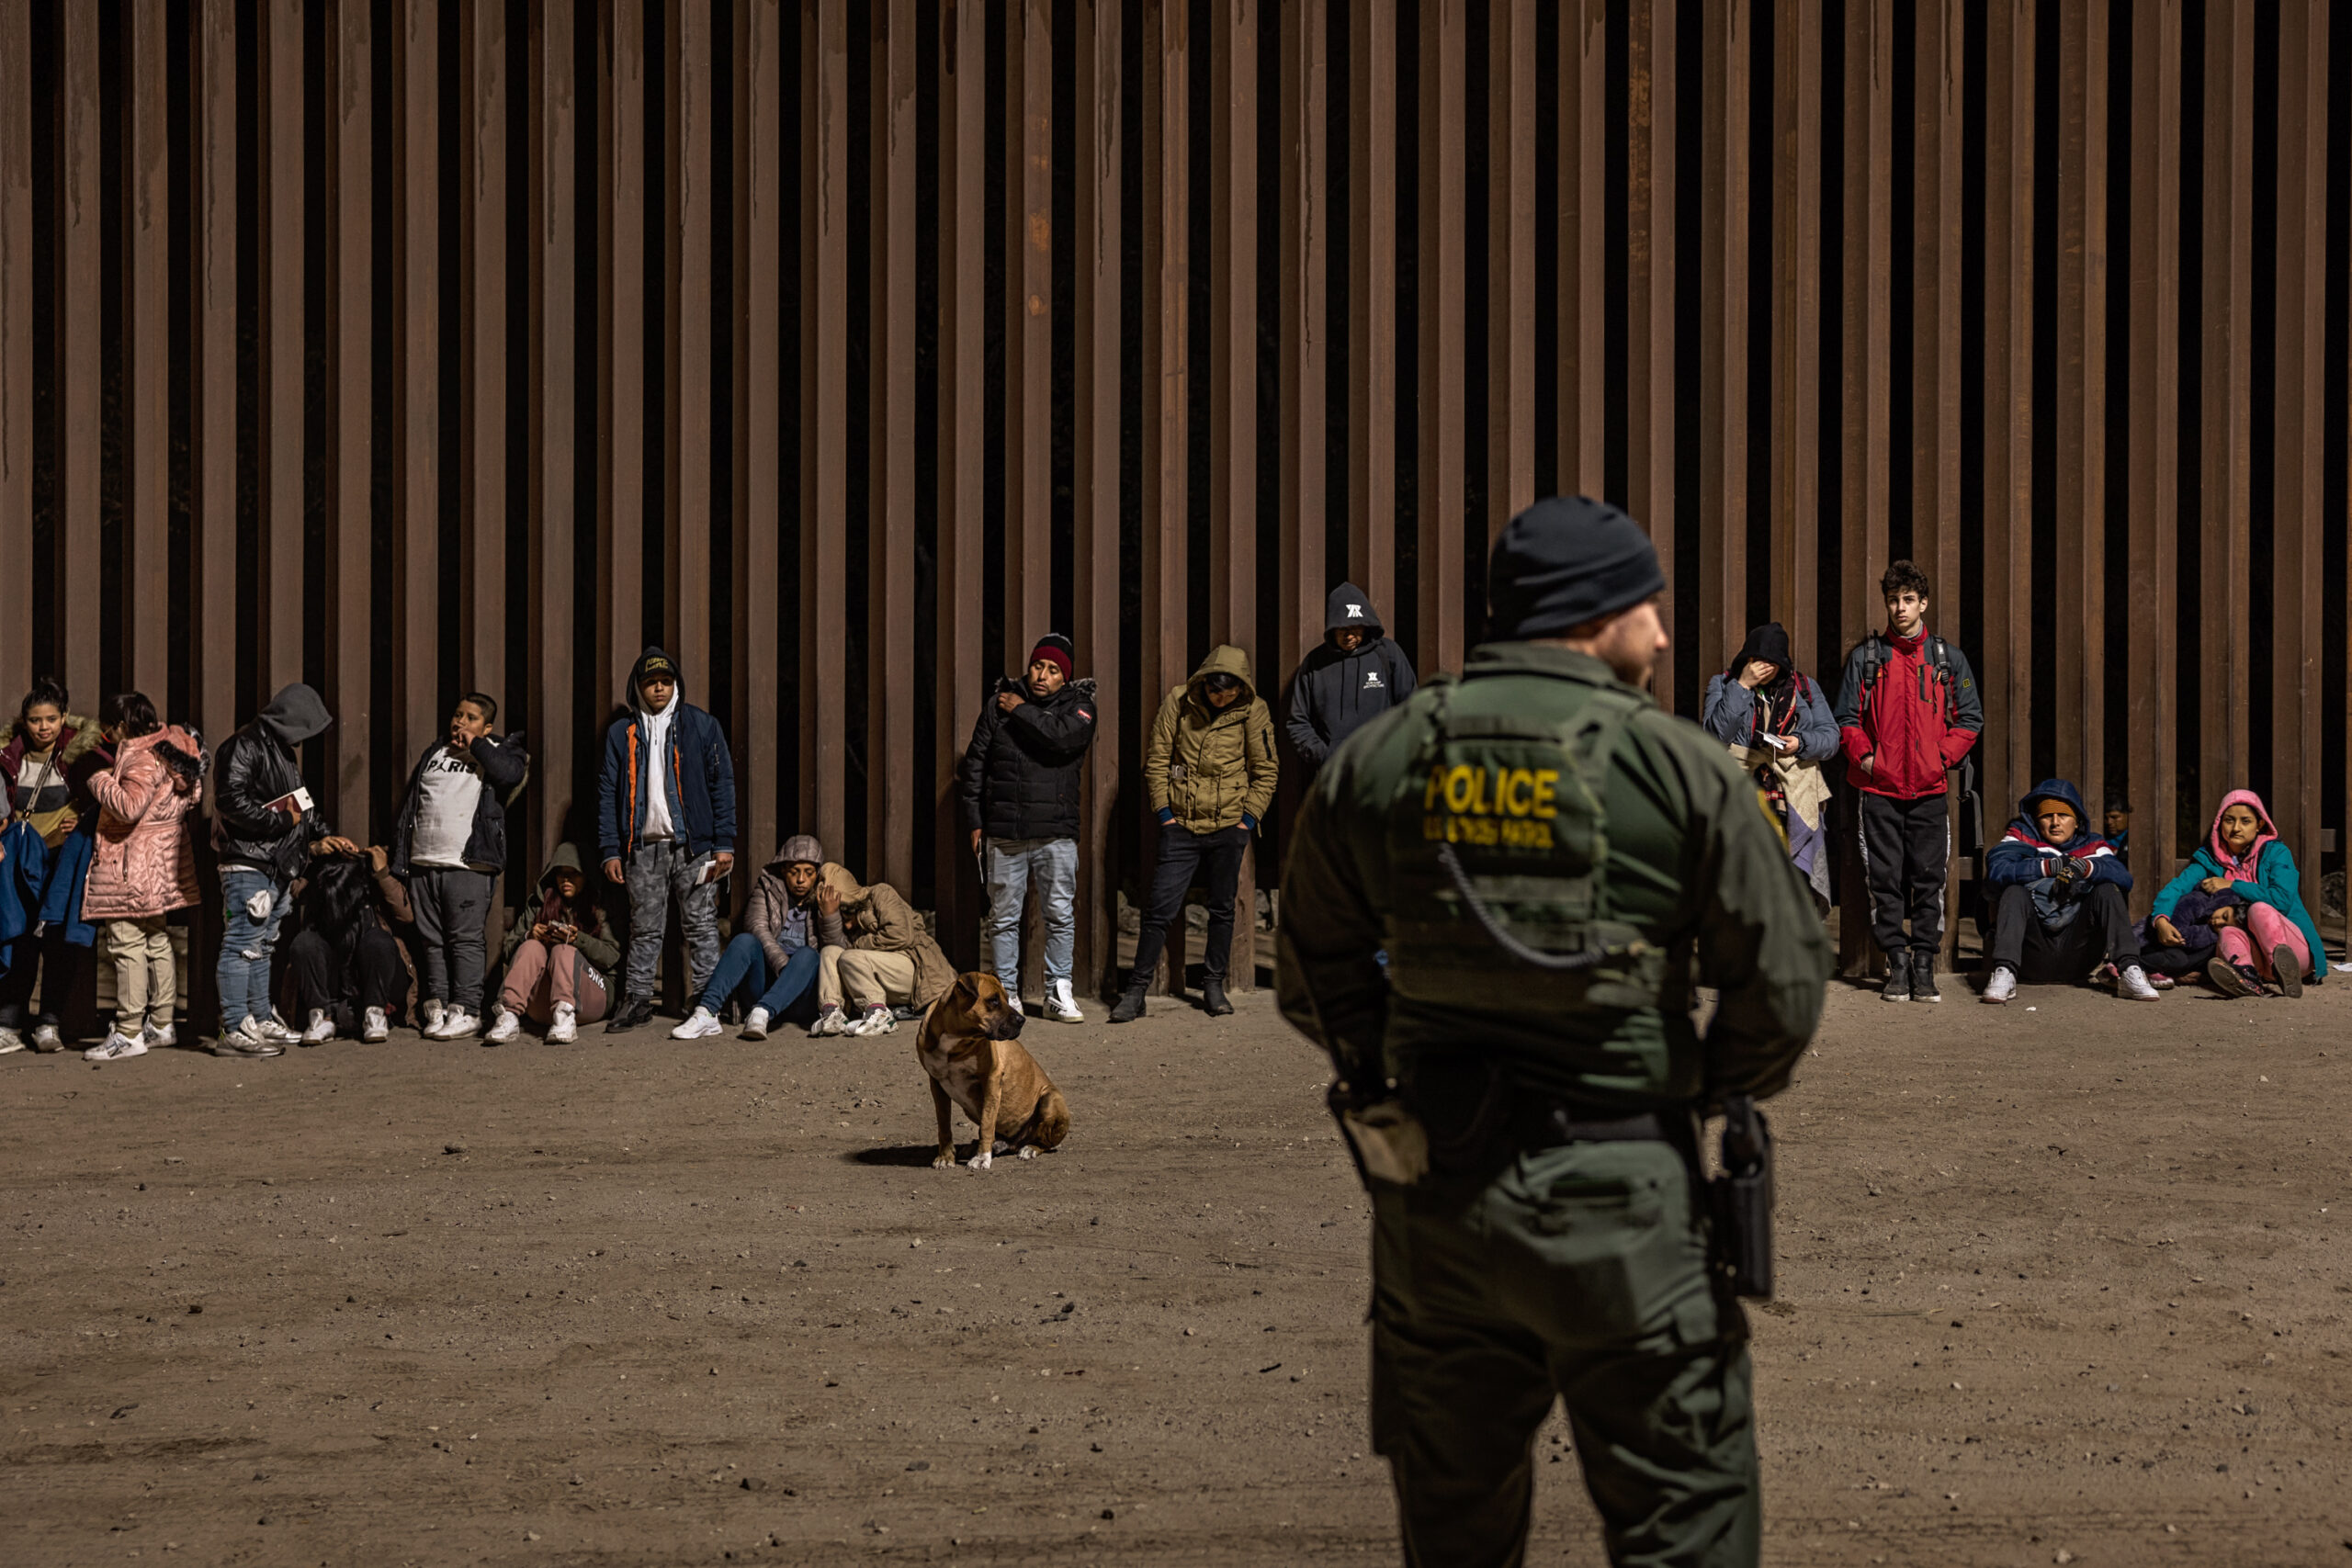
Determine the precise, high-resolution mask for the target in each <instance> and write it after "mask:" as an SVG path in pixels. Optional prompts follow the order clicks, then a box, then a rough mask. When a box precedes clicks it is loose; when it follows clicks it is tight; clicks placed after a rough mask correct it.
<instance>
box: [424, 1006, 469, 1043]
mask: <svg viewBox="0 0 2352 1568" xmlns="http://www.w3.org/2000/svg"><path fill="white" fill-rule="evenodd" d="M480 1029H481V1020H480V1019H478V1018H476V1017H475V1016H474V1015H473V1014H471V1013H469V1012H468V1011H467V1010H465V1009H463V1008H449V1009H447V1010H444V1011H443V1012H442V1014H441V1032H440V1033H438V1034H435V1035H433V1036H432V1037H433V1038H434V1039H435V1040H462V1039H464V1038H465V1037H466V1036H467V1035H469V1034H472V1033H474V1032H477V1031H479V1030H480ZM429 1032H430V1031H428V1033H429Z"/></svg>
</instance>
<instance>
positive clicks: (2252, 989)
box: [2148, 789, 2327, 997]
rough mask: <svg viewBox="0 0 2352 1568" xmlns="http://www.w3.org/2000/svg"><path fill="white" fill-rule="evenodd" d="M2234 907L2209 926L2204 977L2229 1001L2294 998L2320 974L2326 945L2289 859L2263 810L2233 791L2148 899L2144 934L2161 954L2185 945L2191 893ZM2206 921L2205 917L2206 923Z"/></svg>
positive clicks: (2245, 793)
mask: <svg viewBox="0 0 2352 1568" xmlns="http://www.w3.org/2000/svg"><path fill="white" fill-rule="evenodd" d="M2223 894H2226V895H2229V896H2231V897H2234V898H2236V899H2238V900H2241V901H2242V908H2239V909H2238V910H2237V913H2236V915H2235V916H2233V918H2232V919H2229V920H2228V921H2226V922H2225V923H2223V924H2222V925H2220V926H2218V927H2217V928H2216V933H2217V934H2216V935H2215V938H2214V946H2215V947H2216V949H2217V950H2218V951H2217V952H2216V953H2214V955H2213V957H2212V958H2211V959H2210V960H2209V961H2208V962H2207V964H2206V966H2205V973H2206V975H2207V976H2208V977H2209V978H2210V979H2211V981H2212V982H2213V984H2214V985H2215V986H2216V987H2219V988H2220V989H2221V991H2222V995H2224V996H2230V997H2267V996H2270V995H2273V994H2274V988H2275V992H2276V994H2279V995H2284V996H2290V997H2300V996H2301V995H2302V994H2303V987H2305V986H2307V985H2308V986H2316V985H2318V984H2319V983H2320V981H2321V980H2323V979H2324V978H2325V977H2326V975H2327V946H2326V944H2325V943H2324V942H2322V941H2321V940H2320V934H2319V927H2318V926H2317V925H2315V924H2313V923H2312V916H2311V911H2310V910H2309V909H2307V908H2304V907H2303V895H2302V884H2301V877H2300V875H2299V874H2297V872H2296V870H2295V857H2294V854H2293V852H2291V851H2290V850H2289V849H2288V848H2287V846H2286V844H2285V842H2283V841H2282V840H2280V839H2279V837H2278V829H2277V828H2276V827H2274V826H2272V824H2271V821H2270V809H2269V807H2266V806H2264V805H2263V804H2262V797H2261V796H2260V795H2256V794H2255V793H2254V791H2252V790H2250V789H2233V790H2232V791H2230V793H2229V794H2227V795H2223V796H2222V808H2221V809H2220V810H2219V811H2217V812H2215V813H2214V814H2213V830H2212V831H2211V833H2210V834H2209V835H2207V837H2206V840H2205V842H2204V843H2203V844H2201V845H2199V847H2198V851H2197V852H2196V853H2195V854H2193V855H2191V856H2190V857H2189V859H2188V865H2187V866H2186V867H2185V868H2183V870H2182V871H2181V873H2180V874H2179V875H2178V876H2176V877H2174V878H2173V879H2172V880H2171V881H2170V882H2167V883H2165V886H2164V890H2163V891H2162V892H2160V893H2158V894H2157V895H2156V902H2155V909H2154V913H2153V914H2152V915H2150V916H2149V918H2148V930H2149V932H2150V933H2151V934H2152V935H2153V936H2154V938H2155V940H2156V941H2157V942H2161V943H2162V944H2164V946H2165V947H2167V948H2180V947H2186V946H2188V945H2190V938H2189V934H2188V931H2184V930H2182V926H2181V922H2182V921H2183V920H2184V919H2189V918H2190V917H2189V915H2188V913H2187V912H2185V911H2184V908H2183V906H2184V904H2185V902H2186V901H2187V900H2188V899H2189V898H2190V897H2191V896H2192V895H2203V896H2205V897H2209V898H2210V897H2215V896H2217V895H2223ZM2210 918H2211V917H2210V916H2209V919H2210Z"/></svg>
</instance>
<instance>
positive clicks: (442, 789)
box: [408, 746, 489, 871]
mask: <svg viewBox="0 0 2352 1568" xmlns="http://www.w3.org/2000/svg"><path fill="white" fill-rule="evenodd" d="M422 782H423V789H422V792H421V796H420V798H419V799H418V801H417V805H416V829H415V831H414V833H413V836H412V837H411V839H410V840H409V855H408V863H409V864H411V865H424V866H445V867H452V866H454V867H459V868H462V867H464V866H465V864H466V840H469V839H470V838H472V837H473V836H474V808H475V807H478V806H480V805H481V789H482V784H481V764H479V763H477V762H476V761H474V760H473V756H472V754H471V753H470V752H466V751H452V750H450V749H449V748H448V747H447V746H443V747H440V748H438V749H436V750H435V751H434V753H433V756H432V758H431V759H430V760H429V761H426V763H425V764H424V779H423V781H422ZM474 869H475V870H478V871H479V870H486V869H489V868H487V867H481V866H477V867H475V868H474Z"/></svg>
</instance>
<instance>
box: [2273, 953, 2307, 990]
mask: <svg viewBox="0 0 2352 1568" xmlns="http://www.w3.org/2000/svg"><path fill="white" fill-rule="evenodd" d="M2270 972H2271V974H2273V975H2275V976H2278V991H2279V994H2280V995H2281V996H2289V997H2300V996H2301V995H2302V994H2303V966H2302V964H2301V963H2300V962H2299V961H2297V959H2296V957H2295V950H2294V949H2293V948H2291V947H2289V946H2288V945H2287V944H2286V943H2285V942H2280V943H2279V944H2278V946H2277V947H2274V948H2272V949H2271V950H2270Z"/></svg>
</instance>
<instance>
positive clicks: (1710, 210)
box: [1683, 0, 1750, 678]
mask: <svg viewBox="0 0 2352 1568" xmlns="http://www.w3.org/2000/svg"><path fill="white" fill-rule="evenodd" d="M1749 9H1750V0H1721V3H1720V4H1718V5H1713V6H1708V7H1707V8H1706V13H1705V16H1704V17H1703V26H1704V29H1705V34H1704V36H1705V59H1704V61H1703V62H1702V66H1703V71H1702V80H1703V81H1704V83H1705V96H1704V99H1703V101H1702V104H1701V120H1702V129H1701V131H1700V135H1701V137H1702V145H1701V148H1700V160H1701V161H1700V168H1701V182H1700V195H1699V202H1700V206H1699V211H1700V219H1699V236H1698V238H1699V277H1700V282H1699V355H1700V369H1699V430H1700V435H1699V494H1698V497H1697V502H1698V512H1699V558H1700V560H1701V562H1702V565H1701V567H1700V571H1699V625H1698V626H1695V627H1685V628H1683V632H1684V636H1685V637H1689V638H1690V639H1691V642H1692V643H1693V645H1694V646H1695V647H1696V649H1697V650H1698V657H1699V668H1700V669H1701V670H1702V671H1707V672H1708V673H1709V674H1712V673H1713V672H1714V671H1719V670H1722V669H1724V668H1725V667H1726V666H1727V665H1728V664H1729V663H1730V661H1731V658H1732V656H1733V655H1734V654H1736V653H1737V652H1738V651H1739V649H1740V647H1741V645H1742V643H1743V642H1744V641H1745V640H1746V637H1747V430H1748V423H1747V419H1748V414H1747V181H1748V167H1747V164H1748V154H1747V136H1748V118H1747V107H1748V105H1747V95H1748V87H1749V84H1748V79H1747V76H1748V66H1747V62H1748V53H1749V48H1750V45H1749V39H1748V28H1749V25H1750V17H1749ZM1693 633H1695V634H1696V635H1695V636H1692V634H1693ZM1702 678H1703V677H1702Z"/></svg>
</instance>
